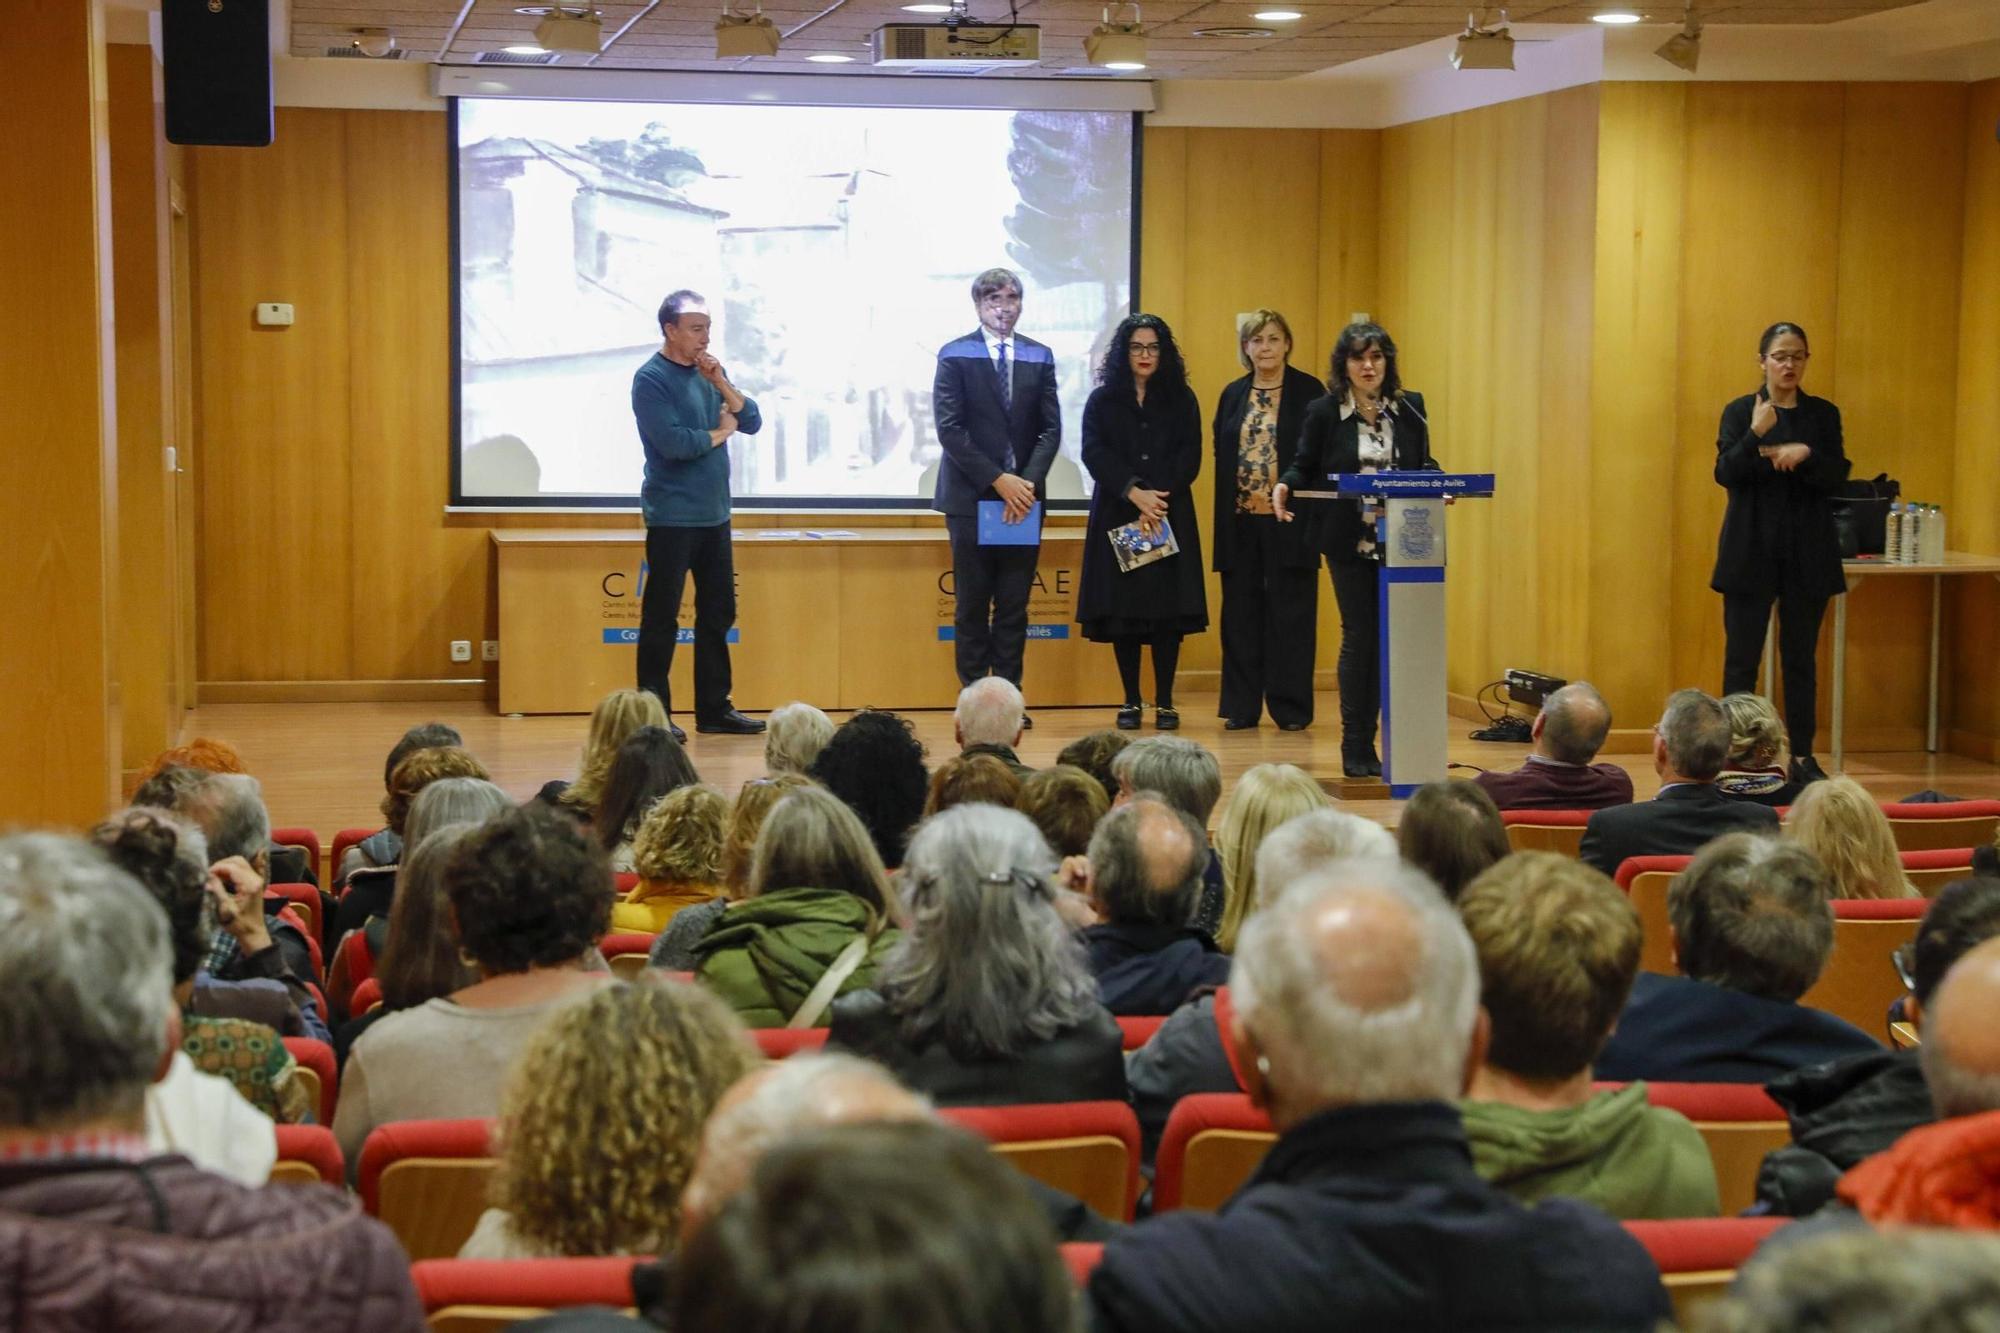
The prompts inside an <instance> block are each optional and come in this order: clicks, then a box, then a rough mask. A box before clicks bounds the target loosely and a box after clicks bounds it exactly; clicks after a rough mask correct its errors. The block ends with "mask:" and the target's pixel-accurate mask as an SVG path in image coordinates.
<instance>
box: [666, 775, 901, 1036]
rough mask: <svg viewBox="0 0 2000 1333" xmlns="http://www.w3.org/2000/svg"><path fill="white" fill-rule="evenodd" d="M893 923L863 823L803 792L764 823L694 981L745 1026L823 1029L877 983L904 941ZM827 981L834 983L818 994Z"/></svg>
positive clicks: (817, 791)
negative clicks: (855, 994)
mask: <svg viewBox="0 0 2000 1333" xmlns="http://www.w3.org/2000/svg"><path fill="white" fill-rule="evenodd" d="M839 739H840V738H839V737H838V736H835V737H834V742H835V744H838V743H839ZM829 748H831V747H829ZM897 915H898V910H897V907H896V898H895V894H894V892H893V891H892V890H891V889H890V887H889V877H888V875H887V874H886V873H885V872H884V871H883V869H882V858H881V857H879V856H877V855H876V854H875V844H874V843H873V842H871V841H869V837H868V830H867V829H866V828H864V827H863V826H862V823H861V820H860V819H859V818H857V817H856V816H855V813H854V812H853V811H852V810H850V809H848V808H847V806H846V805H844V804H842V803H841V801H840V799H839V798H838V797H836V796H834V795H833V794H832V793H831V792H828V791H826V790H824V789H822V788H819V787H805V788H802V789H800V790H798V791H795V792H793V793H792V794H791V795H789V796H787V797H785V798H784V799H783V800H781V801H779V802H778V803H777V805H775V806H773V807H772V809H771V813H770V815H769V816H768V817H767V818H766V819H765V820H764V827H763V829H762V830H761V831H760V832H759V833H758V835H757V853H756V857H755V859H754V860H753V861H752V862H751V865H750V884H749V888H748V891H747V895H746V896H745V897H744V898H743V899H742V900H741V901H739V902H733V903H731V904H729V906H728V907H726V908H725V909H723V913H722V915H721V917H720V918H718V919H717V920H716V922H715V924H714V925H713V926H711V927H709V930H708V934H706V935H705V936H703V937H702V939H701V941H700V942H699V943H698V944H696V945H695V946H694V952H695V957H696V958H697V960H699V961H698V964H697V966H696V968H695V975H696V976H697V977H699V978H700V980H701V983H702V984H703V985H705V986H707V987H708V988H709V989H711V990H713V991H714V992H715V993H716V994H717V995H720V996H721V997H722V998H723V1000H724V1001H726V1002H727V1003H728V1005H729V1007H730V1008H732V1009H734V1010H735V1011H736V1016H737V1017H738V1018H741V1019H742V1020H743V1023H744V1025H745V1026H746V1027H753V1028H781V1027H786V1026H791V1027H825V1026H826V1011H827V1008H828V1007H829V1006H830V1005H831V1004H832V1003H833V1000H834V997H835V996H836V995H841V994H845V993H846V992H848V991H854V990H866V989H867V988H868V987H870V986H872V985H874V984H875V970H876V968H877V967H878V966H879V965H880V964H881V962H882V958H883V956H884V955H885V954H887V953H888V952H889V950H890V949H891V948H893V947H894V946H895V944H896V942H897V940H898V939H900V938H901V932H900V931H898V930H897V929H896V918H897ZM829 974H832V975H833V976H834V977H835V981H834V982H833V983H832V984H831V985H830V986H829V985H822V984H821V983H822V981H823V980H824V979H825V978H826V977H827V976H828V975H829Z"/></svg>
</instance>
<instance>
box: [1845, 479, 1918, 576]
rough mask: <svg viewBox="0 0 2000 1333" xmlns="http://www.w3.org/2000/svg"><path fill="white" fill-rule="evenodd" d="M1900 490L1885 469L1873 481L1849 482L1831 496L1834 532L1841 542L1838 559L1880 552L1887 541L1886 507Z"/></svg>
mask: <svg viewBox="0 0 2000 1333" xmlns="http://www.w3.org/2000/svg"><path fill="white" fill-rule="evenodd" d="M1902 493H1903V486H1902V483H1901V482H1898V481H1896V480H1895V479H1894V478H1892V477H1890V475H1889V474H1888V473H1886V472H1878V473H1876V474H1875V480H1873V481H1850V482H1847V483H1846V484H1845V485H1843V486H1842V487H1841V488H1840V491H1839V493H1838V494H1836V495H1835V496H1834V497H1833V531H1834V535H1835V537H1837V538H1838V539H1839V541H1840V558H1841V559H1843V560H1852V559H1854V558H1855V557H1856V556H1860V555H1881V554H1882V553H1883V552H1884V551H1885V550H1886V549H1887V547H1888V544H1889V506H1890V505H1893V504H1895V503H1896V497H1897V496H1899V495H1901V494H1902Z"/></svg>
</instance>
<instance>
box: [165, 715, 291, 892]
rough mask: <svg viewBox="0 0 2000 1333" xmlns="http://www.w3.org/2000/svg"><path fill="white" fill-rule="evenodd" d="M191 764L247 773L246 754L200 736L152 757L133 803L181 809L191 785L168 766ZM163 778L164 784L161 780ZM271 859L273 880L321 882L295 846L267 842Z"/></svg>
mask: <svg viewBox="0 0 2000 1333" xmlns="http://www.w3.org/2000/svg"><path fill="white" fill-rule="evenodd" d="M175 768H191V769H193V770H194V771H195V772H197V773H204V774H207V773H229V774H248V773H249V772H250V770H249V769H248V768H245V767H244V766H243V756H242V755H240V754H238V753H237V752H236V747H235V746H233V745H231V744H230V743H229V742H228V741H218V740H210V739H209V738H208V737H206V736H197V737H195V738H194V739H193V740H191V741H189V742H188V743H187V744H186V745H176V746H174V747H173V748H171V749H167V750H162V751H160V753H159V754H157V755H155V756H154V757H153V762H152V765H151V767H149V768H148V769H147V770H146V771H145V772H144V773H142V774H141V775H140V777H139V784H138V787H137V788H136V789H135V790H134V791H133V793H132V804H134V805H157V806H159V807H160V808H161V809H163V810H178V809H179V808H180V805H179V802H178V801H177V800H176V799H175V797H176V796H177V795H178V794H179V792H180V791H181V790H184V789H185V788H186V786H188V785H192V784H189V783H186V782H184V781H179V780H177V775H176V776H169V772H168V771H169V770H171V769H175ZM162 779H164V784H165V785H164V788H163V787H162V785H161V780H162ZM266 846H267V850H268V851H269V854H270V860H269V862H268V863H267V864H266V865H265V866H264V867H263V870H262V873H263V875H264V878H265V879H266V880H267V881H268V882H270V883H272V884H310V885H312V886H313V887H315V888H317V887H318V886H319V867H318V866H316V865H314V864H313V863H312V859H311V858H310V857H308V856H307V855H306V854H305V853H304V852H302V851H300V850H298V849H297V848H295V847H280V846H279V845H278V844H277V843H275V842H274V843H268V844H267V845H266Z"/></svg>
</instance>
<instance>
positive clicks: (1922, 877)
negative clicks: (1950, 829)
mask: <svg viewBox="0 0 2000 1333" xmlns="http://www.w3.org/2000/svg"><path fill="white" fill-rule="evenodd" d="M1902 862H1903V878H1904V879H1907V880H1909V881H1910V887H1911V888H1914V889H1915V890H1916V891H1917V892H1918V893H1921V894H1923V895H1924V897H1926V898H1935V897H1937V896H1938V890H1940V889H1942V888H1943V887H1944V886H1945V885H1947V884H1950V883H1953V882H1955V881H1957V880H1961V879H1964V878H1965V877H1966V876H1968V875H1970V874H1971V873H1972V848H1970V847H1933V848H1930V849H1928V850H1925V851H1919V852H1904V853H1902Z"/></svg>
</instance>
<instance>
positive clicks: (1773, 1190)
mask: <svg viewBox="0 0 2000 1333" xmlns="http://www.w3.org/2000/svg"><path fill="white" fill-rule="evenodd" d="M1764 1090H1765V1091H1766V1092H1768V1093H1770V1094H1771V1098H1772V1100H1773V1101H1775V1102H1777V1103H1778V1105H1780V1106H1782V1107H1784V1108H1785V1115H1786V1117H1787V1118H1788V1119H1789V1120H1790V1121H1791V1122H1792V1141H1791V1142H1790V1143H1788V1144H1786V1145H1785V1146H1784V1147H1782V1148H1779V1149H1778V1150H1777V1151H1775V1152H1772V1153H1770V1154H1768V1155H1767V1156H1766V1157H1765V1158H1764V1164H1763V1166H1762V1167H1761V1168H1760V1169H1759V1170H1758V1172H1757V1201H1758V1202H1759V1203H1761V1204H1764V1205H1765V1206H1766V1207H1767V1208H1768V1209H1769V1210H1770V1211H1771V1212H1773V1213H1777V1214H1779V1215H1781V1216H1784V1217H1805V1216H1807V1215H1809V1214H1812V1213H1816V1212H1818V1211H1819V1210H1820V1209H1822V1208H1824V1207H1825V1206H1826V1205H1827V1204H1829V1203H1832V1202H1833V1191H1834V1187H1835V1186H1836V1185H1838V1184H1839V1183H1840V1178H1841V1176H1842V1175H1844V1174H1845V1173H1846V1172H1847V1171H1849V1170H1850V1169H1852V1168H1853V1167H1856V1166H1859V1165H1860V1164H1861V1162H1862V1161H1863V1160H1864V1159H1866V1158H1869V1157H1873V1156H1874V1155H1875V1154H1876V1153H1878V1152H1882V1151H1883V1150H1884V1149H1886V1148H1888V1147H1889V1146H1890V1145H1891V1144H1893V1143H1895V1141H1896V1140H1897V1139H1900V1138H1902V1137H1903V1135H1905V1134H1907V1133H1909V1132H1910V1131H1911V1130H1913V1129H1915V1128H1917V1127H1918V1126H1919V1125H1928V1124H1930V1123H1931V1122H1932V1121H1933V1120H1936V1119H1937V1112H1936V1111H1935V1110H1934V1109H1933V1108H1932V1106H1931V1090H1930V1086H1929V1085H1928V1084H1927V1083H1925V1082H1924V1070H1923V1065H1922V1064H1921V1063H1920V1062H1919V1061H1918V1059H1917V1053H1916V1052H1915V1051H1885V1050H1874V1051H1869V1052H1866V1053H1865V1054H1862V1055H1854V1056H1849V1057H1848V1058H1847V1059H1845V1060H1835V1061H1832V1062H1831V1063H1829V1064H1823V1065H1814V1066H1812V1067H1811V1068H1808V1069H1801V1070H1799V1071H1798V1072H1796V1073H1792V1074H1786V1075H1784V1076H1783V1077H1781V1078H1776V1079H1773V1080H1771V1082H1770V1083H1769V1084H1767V1085H1766V1086H1765V1089H1764Z"/></svg>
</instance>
